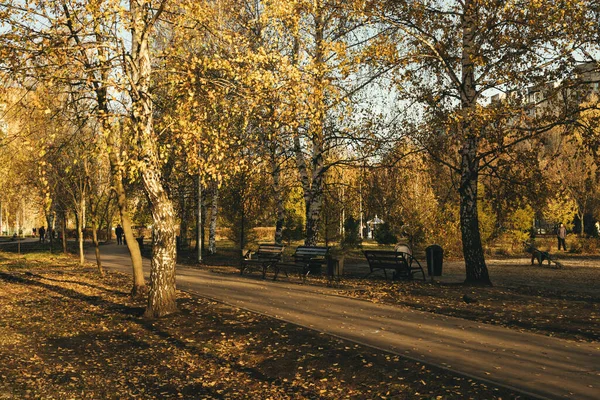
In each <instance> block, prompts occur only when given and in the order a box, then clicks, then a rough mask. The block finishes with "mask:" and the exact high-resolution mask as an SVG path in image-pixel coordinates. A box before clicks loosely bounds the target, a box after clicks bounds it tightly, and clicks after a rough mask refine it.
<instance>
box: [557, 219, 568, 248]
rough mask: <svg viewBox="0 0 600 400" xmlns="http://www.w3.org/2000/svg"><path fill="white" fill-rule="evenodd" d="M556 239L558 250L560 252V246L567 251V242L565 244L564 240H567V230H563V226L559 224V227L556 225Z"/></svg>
mask: <svg viewBox="0 0 600 400" xmlns="http://www.w3.org/2000/svg"><path fill="white" fill-rule="evenodd" d="M556 238H557V239H558V250H560V247H561V246H562V248H563V250H564V251H567V242H566V240H565V239H566V238H567V228H565V225H564V224H563V223H562V222H561V223H560V225H558V229H557V230H556Z"/></svg>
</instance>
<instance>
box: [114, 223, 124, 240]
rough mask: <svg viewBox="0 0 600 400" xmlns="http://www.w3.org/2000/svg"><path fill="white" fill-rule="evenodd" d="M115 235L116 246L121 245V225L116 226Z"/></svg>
mask: <svg viewBox="0 0 600 400" xmlns="http://www.w3.org/2000/svg"><path fill="white" fill-rule="evenodd" d="M115 235H117V244H123V228H121V225H117V228H116V229H115Z"/></svg>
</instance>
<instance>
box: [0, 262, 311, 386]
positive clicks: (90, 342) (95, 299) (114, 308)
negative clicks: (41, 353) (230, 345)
mask: <svg viewBox="0 0 600 400" xmlns="http://www.w3.org/2000/svg"><path fill="white" fill-rule="evenodd" d="M38 277H39V276H36V275H33V274H31V273H29V275H27V276H26V277H23V276H16V275H14V274H10V273H5V272H0V280H3V281H5V282H9V283H16V284H21V285H26V286H34V287H39V288H42V289H45V290H48V291H51V292H54V293H57V294H59V295H61V296H64V297H67V298H70V299H72V300H76V301H81V302H86V303H88V304H90V305H93V306H95V307H96V308H97V311H94V312H93V314H94V315H95V316H97V317H100V318H103V317H106V315H107V314H109V313H117V314H120V315H121V316H122V317H123V318H124V319H125V320H128V321H130V322H134V323H136V324H138V325H139V326H141V327H142V328H143V329H144V330H145V331H147V332H149V333H152V334H153V335H156V336H157V337H160V338H161V339H163V340H164V341H166V342H167V343H168V344H169V345H171V346H173V347H175V348H177V349H178V350H182V351H185V352H188V353H190V354H192V355H193V356H195V357H197V358H198V359H199V361H200V363H201V364H203V363H205V362H209V363H214V364H215V365H217V366H219V367H222V368H229V369H231V370H233V371H235V372H238V373H243V374H246V375H248V376H249V377H251V378H252V379H255V380H260V381H262V382H264V383H266V384H269V385H277V386H281V387H283V388H284V390H285V391H286V392H288V393H296V394H298V395H301V396H305V397H307V398H320V396H319V395H318V394H317V393H316V392H315V391H313V390H310V389H308V388H303V387H298V386H295V385H293V384H292V383H291V380H290V382H285V381H283V380H282V379H280V378H274V377H272V376H269V375H267V374H265V373H263V372H262V371H261V370H260V369H258V368H255V367H249V366H243V365H240V363H238V361H239V357H238V358H235V357H233V358H231V356H230V358H225V357H222V356H219V355H217V354H215V352H212V351H205V350H204V349H202V348H199V347H198V346H196V345H193V344H191V343H188V342H186V341H185V340H182V339H180V338H177V337H176V336H174V335H173V334H171V333H169V332H168V331H166V330H164V329H162V328H161V327H160V326H159V324H158V323H157V321H154V320H147V319H144V318H142V315H143V311H144V308H143V307H131V306H127V305H124V304H118V303H115V302H111V301H108V300H106V299H103V298H102V297H100V296H93V295H86V294H83V293H80V292H77V291H76V290H74V289H70V288H64V287H61V286H57V285H52V284H48V283H44V282H40V281H38V280H36V279H35V278H38ZM43 279H48V278H45V277H43ZM55 281H56V282H62V280H55ZM180 303H181V301H180ZM183 314H186V311H185V310H184V311H183ZM180 316H181V315H174V316H170V317H166V318H163V319H161V320H159V321H158V322H172V321H174V320H176V319H177V318H179V317H180ZM257 327H258V328H259V330H260V329H262V330H264V329H268V328H265V327H264V324H263V325H260V326H259V325H257ZM251 329H253V326H252V325H250V326H248V325H246V326H245V328H244V329H243V331H245V332H247V331H248V330H251ZM196 333H198V332H196ZM215 336H216V337H218V336H217V335H215ZM106 341H108V342H109V343H110V346H106V348H107V349H109V350H108V351H110V352H111V354H114V353H115V351H116V352H117V354H118V353H119V352H122V351H123V350H135V351H134V353H137V352H139V351H140V350H144V349H147V348H148V344H147V343H146V342H144V341H143V340H140V339H138V338H135V337H131V335H129V334H125V333H108V334H102V333H100V334H98V333H89V334H88V333H86V334H80V335H75V336H69V337H66V338H54V339H51V340H50V341H49V343H48V346H45V348H46V350H45V351H46V352H47V353H48V355H52V354H56V353H57V352H60V351H62V352H63V353H64V354H70V355H72V357H79V356H83V358H84V359H85V356H86V354H87V355H89V354H90V350H89V347H90V346H97V345H98V344H99V343H103V342H106ZM119 341H121V342H122V343H119ZM117 343H119V344H118V345H117ZM86 349H87V350H86ZM64 354H63V356H62V357H63V358H65V355H64ZM100 354H104V355H106V352H101V353H100ZM96 355H97V354H96ZM129 361H130V360H129V359H127V358H126V359H124V360H123V362H129ZM133 361H135V359H134V360H133ZM143 362H144V360H143V359H140V360H137V361H135V363H134V364H136V363H143ZM99 365H102V363H100V364H99ZM63 375H64V374H62V375H61V374H58V375H56V376H55V377H54V379H55V381H56V383H58V384H59V383H60V382H61V381H63V380H65V379H67V378H69V377H68V376H67V375H65V376H63ZM151 383H152V382H148V384H151ZM202 388H204V387H203V386H202V385H197V384H191V385H190V387H185V388H183V391H184V392H186V393H191V392H194V393H198V392H197V391H198V390H201V389H202ZM159 389H160V393H164V392H165V389H168V388H165V387H162V386H161V387H160V388H159ZM172 389H173V394H174V393H175V389H174V388H172ZM204 389H206V388H204ZM217 389H218V390H220V393H221V394H220V395H219V397H221V396H223V395H224V393H223V391H224V390H225V391H227V390H228V388H227V387H221V388H217ZM157 390H158V389H157ZM167 391H168V390H167ZM208 393H209V392H206V394H208ZM210 393H212V392H210ZM213 394H214V393H213Z"/></svg>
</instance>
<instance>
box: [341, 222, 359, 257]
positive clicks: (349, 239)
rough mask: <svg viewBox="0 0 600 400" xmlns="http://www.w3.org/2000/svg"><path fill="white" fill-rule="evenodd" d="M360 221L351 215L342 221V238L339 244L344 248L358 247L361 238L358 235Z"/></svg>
mask: <svg viewBox="0 0 600 400" xmlns="http://www.w3.org/2000/svg"><path fill="white" fill-rule="evenodd" d="M359 231H360V223H359V221H357V220H355V219H354V218H352V217H348V218H346V221H344V238H343V239H342V243H341V246H342V248H344V249H354V248H357V247H360V245H361V243H362V239H361V238H360V236H359Z"/></svg>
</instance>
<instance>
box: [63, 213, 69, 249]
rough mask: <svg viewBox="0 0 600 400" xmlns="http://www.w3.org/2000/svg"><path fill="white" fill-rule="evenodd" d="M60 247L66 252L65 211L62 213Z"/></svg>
mask: <svg viewBox="0 0 600 400" xmlns="http://www.w3.org/2000/svg"><path fill="white" fill-rule="evenodd" d="M62 248H63V253H64V254H67V251H68V250H67V213H66V212H63V214H62Z"/></svg>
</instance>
